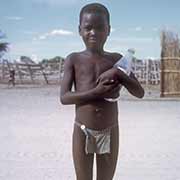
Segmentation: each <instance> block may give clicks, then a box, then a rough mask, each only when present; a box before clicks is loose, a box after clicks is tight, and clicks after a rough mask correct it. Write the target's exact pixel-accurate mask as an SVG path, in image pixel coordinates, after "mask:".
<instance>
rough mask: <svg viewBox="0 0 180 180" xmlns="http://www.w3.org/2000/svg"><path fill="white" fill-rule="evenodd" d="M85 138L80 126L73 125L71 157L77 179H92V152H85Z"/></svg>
mask: <svg viewBox="0 0 180 180" xmlns="http://www.w3.org/2000/svg"><path fill="white" fill-rule="evenodd" d="M85 138H86V137H85V135H84V133H83V132H82V130H81V129H80V127H78V126H76V125H74V132H73V159H74V167H75V171H76V178H77V180H92V179H93V160H94V154H86V153H85Z"/></svg>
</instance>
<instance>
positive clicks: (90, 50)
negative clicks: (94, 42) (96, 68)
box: [85, 48, 104, 55]
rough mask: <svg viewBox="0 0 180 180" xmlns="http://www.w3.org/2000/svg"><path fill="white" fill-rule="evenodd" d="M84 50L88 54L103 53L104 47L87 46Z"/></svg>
mask: <svg viewBox="0 0 180 180" xmlns="http://www.w3.org/2000/svg"><path fill="white" fill-rule="evenodd" d="M85 52H86V53H87V54H89V55H103V54H104V49H89V48H87V49H86V50H85Z"/></svg>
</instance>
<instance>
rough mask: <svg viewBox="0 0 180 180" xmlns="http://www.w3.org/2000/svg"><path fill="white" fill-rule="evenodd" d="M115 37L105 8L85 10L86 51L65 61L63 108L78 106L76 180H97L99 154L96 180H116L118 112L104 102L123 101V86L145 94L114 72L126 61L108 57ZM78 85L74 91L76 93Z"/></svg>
mask: <svg viewBox="0 0 180 180" xmlns="http://www.w3.org/2000/svg"><path fill="white" fill-rule="evenodd" d="M109 33H110V20H109V12H108V10H107V9H106V7H104V6H103V5H101V4H98V3H93V4H88V5H86V6H85V7H83V8H82V9H81V12H80V21H79V34H80V36H81V37H82V39H83V41H84V44H85V46H86V49H85V50H84V51H82V52H75V53H72V54H70V55H69V56H68V57H67V58H66V60H65V67H64V77H63V80H62V84H61V102H62V104H75V105H76V117H75V124H74V132H73V159H74V166H75V171H76V177H77V180H92V177H93V175H92V174H93V160H94V154H96V163H97V180H112V178H113V175H114V172H115V168H116V162H117V157H118V149H119V129H118V106H117V102H108V101H106V100H105V99H104V98H113V97H116V96H117V95H118V91H119V84H122V85H124V86H125V87H126V88H127V89H128V91H129V92H130V93H132V94H133V95H134V96H137V97H140V98H141V97H143V95H144V90H143V88H142V87H141V85H140V84H139V82H138V81H137V79H136V78H135V76H134V75H133V74H132V73H131V75H130V76H127V75H126V74H125V73H124V72H123V71H121V70H120V69H118V68H115V67H113V65H114V64H115V63H116V62H117V61H118V60H119V59H120V58H121V57H122V56H121V55H120V54H118V53H110V52H106V51H104V44H105V42H106V39H107V37H108V35H109ZM73 84H74V87H75V91H72V90H71V89H72V85H73Z"/></svg>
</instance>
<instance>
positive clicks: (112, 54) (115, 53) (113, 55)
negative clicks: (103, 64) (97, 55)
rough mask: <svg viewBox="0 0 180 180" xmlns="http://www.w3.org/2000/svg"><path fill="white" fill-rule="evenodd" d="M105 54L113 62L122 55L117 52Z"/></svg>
mask: <svg viewBox="0 0 180 180" xmlns="http://www.w3.org/2000/svg"><path fill="white" fill-rule="evenodd" d="M105 55H107V57H109V58H111V59H112V60H113V61H115V62H117V61H118V60H119V59H121V58H122V55H121V54H120V53H117V52H105Z"/></svg>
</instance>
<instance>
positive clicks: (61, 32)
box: [33, 29, 73, 40]
mask: <svg viewBox="0 0 180 180" xmlns="http://www.w3.org/2000/svg"><path fill="white" fill-rule="evenodd" d="M71 35H73V32H72V31H68V30H64V29H54V30H52V31H50V32H48V33H45V34H42V35H40V36H39V38H34V39H33V40H37V39H40V40H45V39H47V38H48V37H53V36H71Z"/></svg>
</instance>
